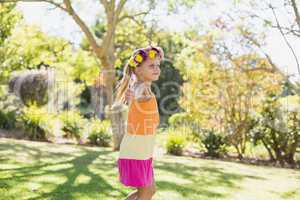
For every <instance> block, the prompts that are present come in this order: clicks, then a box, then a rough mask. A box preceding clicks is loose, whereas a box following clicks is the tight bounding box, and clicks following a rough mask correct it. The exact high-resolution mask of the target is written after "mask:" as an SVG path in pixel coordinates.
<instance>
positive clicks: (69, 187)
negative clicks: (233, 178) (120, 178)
mask: <svg viewBox="0 0 300 200" xmlns="http://www.w3.org/2000/svg"><path fill="white" fill-rule="evenodd" d="M47 145H48V146H47V148H48V149H50V150H51V148H52V150H53V148H55V146H53V147H51V144H50V145H49V144H47ZM40 148H41V147H30V146H28V145H24V144H20V143H16V144H14V143H13V144H10V143H1V144H0V155H1V156H0V157H1V160H8V161H9V162H10V163H13V164H15V165H16V166H18V167H17V168H9V169H5V171H6V172H8V173H11V174H13V175H12V176H8V177H5V176H4V177H0V183H2V184H0V187H1V185H2V186H3V187H4V188H5V189H6V190H9V189H11V188H12V187H18V186H22V185H26V184H27V183H28V182H29V181H32V180H34V179H35V178H38V179H41V177H42V178H43V176H45V177H47V176H55V177H57V178H63V179H62V180H65V179H66V180H65V181H64V182H63V181H62V183H61V184H58V183H57V182H55V181H53V180H47V178H45V180H43V181H42V187H41V190H40V191H32V192H30V191H29V192H30V193H32V194H34V195H32V196H31V198H29V199H31V200H35V199H57V200H58V199H59V200H61V199H74V195H80V196H82V197H90V198H91V199H99V196H100V197H103V198H105V197H107V198H108V197H110V198H113V199H117V198H120V197H121V196H125V195H126V193H125V192H124V191H122V190H120V189H118V188H114V187H113V186H112V185H111V184H109V183H108V182H107V180H106V179H105V178H103V177H102V176H101V174H100V173H101V172H103V174H105V173H106V172H107V171H109V170H112V169H113V168H114V167H115V166H116V165H115V159H114V157H112V156H110V154H111V153H112V151H111V150H106V149H103V150H101V151H99V149H98V151H92V150H86V149H84V148H80V147H78V148H79V149H80V155H78V154H76V155H75V156H74V155H72V153H63V152H58V153H53V152H51V151H50V152H47V151H45V150H40ZM58 148H60V147H58ZM72 148H74V149H76V148H77V147H76V146H74V147H72ZM4 150H11V152H12V153H11V154H6V155H5V152H4V153H1V152H3V151H4ZM13 152H15V154H16V153H21V152H22V153H25V154H28V157H29V158H30V159H33V160H35V161H36V162H34V163H29V164H28V163H26V160H25V161H23V162H19V161H18V160H16V159H17V158H16V156H15V157H14V156H13ZM56 152H57V150H56ZM3 154H4V155H3ZM2 156H4V158H3V157H2ZM102 156H103V157H102ZM100 157H101V158H100ZM43 158H47V161H45V160H43ZM49 160H50V161H49ZM95 160H97V163H96V164H95V163H94V161H95ZM6 163H7V162H6ZM91 165H93V168H97V170H98V169H99V170H98V171H100V173H97V174H96V173H95V172H94V170H91V169H90V167H91ZM19 166H21V167H19ZM22 166H24V167H22ZM57 166H64V167H63V168H60V167H59V168H58V169H57ZM82 175H84V176H86V177H88V178H89V179H88V181H87V182H84V183H76V179H77V178H78V177H79V176H82ZM40 176H41V177H40ZM49 185H52V186H54V187H53V189H52V190H51V189H49V188H48V189H47V188H45V187H48V186H49ZM3 187H2V188H3ZM50 188H52V187H50ZM49 190H50V191H49ZM113 191H115V192H113ZM27 192H28V191H27ZM33 196H34V197H33Z"/></svg>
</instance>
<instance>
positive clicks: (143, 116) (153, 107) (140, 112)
mask: <svg viewBox="0 0 300 200" xmlns="http://www.w3.org/2000/svg"><path fill="white" fill-rule="evenodd" d="M159 121H160V119H159V112H158V105H157V101H156V97H155V96H154V95H152V97H151V98H150V99H149V100H147V101H138V100H136V99H133V100H132V102H131V103H130V105H129V110H128V119H127V133H128V134H133V135H148V134H150V135H151V134H154V133H155V131H156V128H157V126H158V125H159Z"/></svg>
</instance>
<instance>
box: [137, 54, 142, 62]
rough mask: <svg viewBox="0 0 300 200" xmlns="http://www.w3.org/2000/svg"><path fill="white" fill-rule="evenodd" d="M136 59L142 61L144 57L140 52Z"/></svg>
mask: <svg viewBox="0 0 300 200" xmlns="http://www.w3.org/2000/svg"><path fill="white" fill-rule="evenodd" d="M135 60H136V61H138V62H139V63H141V62H142V61H143V57H142V56H141V55H140V54H138V55H136V57H135Z"/></svg>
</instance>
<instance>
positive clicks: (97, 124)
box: [88, 119, 112, 147]
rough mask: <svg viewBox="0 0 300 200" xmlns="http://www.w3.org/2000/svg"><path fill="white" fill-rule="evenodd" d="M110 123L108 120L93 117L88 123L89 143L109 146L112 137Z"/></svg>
mask: <svg viewBox="0 0 300 200" xmlns="http://www.w3.org/2000/svg"><path fill="white" fill-rule="evenodd" d="M110 127H111V124H110V121H109V120H103V121H101V120H99V119H93V120H92V121H91V124H90V130H89V133H88V139H89V141H90V143H91V144H93V145H98V146H102V147H108V146H110V142H111V139H112V132H111V129H110Z"/></svg>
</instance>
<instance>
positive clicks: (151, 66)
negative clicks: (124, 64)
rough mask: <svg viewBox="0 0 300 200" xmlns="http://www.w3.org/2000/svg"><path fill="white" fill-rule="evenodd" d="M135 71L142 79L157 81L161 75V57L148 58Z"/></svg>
mask: <svg viewBox="0 0 300 200" xmlns="http://www.w3.org/2000/svg"><path fill="white" fill-rule="evenodd" d="M135 73H136V75H137V77H138V78H139V79H140V80H143V81H150V82H151V81H156V80H158V78H159V75H160V59H159V58H158V57H157V56H156V57H155V58H153V59H151V58H147V59H146V60H145V61H144V62H143V63H142V64H141V65H140V66H139V67H137V68H136V69H135Z"/></svg>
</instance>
